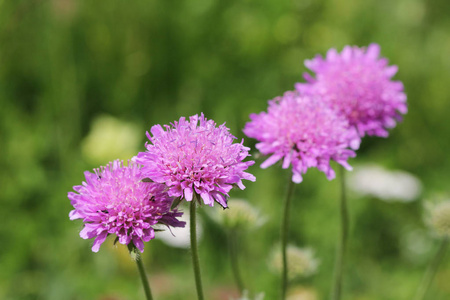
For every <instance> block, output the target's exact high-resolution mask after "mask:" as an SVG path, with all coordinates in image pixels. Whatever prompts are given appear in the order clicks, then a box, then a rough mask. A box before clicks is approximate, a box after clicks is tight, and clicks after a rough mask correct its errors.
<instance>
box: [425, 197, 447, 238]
mask: <svg viewBox="0 0 450 300" xmlns="http://www.w3.org/2000/svg"><path fill="white" fill-rule="evenodd" d="M426 209H427V212H428V217H427V220H426V221H427V223H428V225H429V227H430V228H431V229H432V230H433V231H434V233H435V234H436V235H437V236H439V237H444V238H450V200H444V201H440V202H438V203H433V204H431V203H427V205H426Z"/></svg>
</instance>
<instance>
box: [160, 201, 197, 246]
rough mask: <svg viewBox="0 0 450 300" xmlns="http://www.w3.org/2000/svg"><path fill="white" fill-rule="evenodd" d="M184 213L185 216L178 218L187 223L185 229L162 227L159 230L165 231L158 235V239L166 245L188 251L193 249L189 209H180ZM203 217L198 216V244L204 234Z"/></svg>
mask: <svg viewBox="0 0 450 300" xmlns="http://www.w3.org/2000/svg"><path fill="white" fill-rule="evenodd" d="M178 208H179V209H180V210H181V211H182V212H183V215H182V216H181V217H179V218H178V220H179V221H184V222H186V225H185V227H183V228H181V227H171V228H170V230H169V229H168V228H167V226H160V227H159V228H160V229H162V230H163V231H160V232H157V233H156V235H155V236H156V239H160V240H161V241H162V242H163V243H164V244H166V245H168V246H171V247H175V248H184V249H188V248H190V247H191V240H190V236H191V233H190V229H191V226H190V222H189V216H190V214H189V209H186V208H185V207H183V209H181V207H178ZM200 218H201V216H200V215H199V214H197V226H196V231H197V242H199V241H200V240H201V238H202V233H203V227H202V223H201V219H200Z"/></svg>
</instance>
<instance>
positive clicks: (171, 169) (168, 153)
mask: <svg viewBox="0 0 450 300" xmlns="http://www.w3.org/2000/svg"><path fill="white" fill-rule="evenodd" d="M150 131H151V134H150V133H149V132H147V137H148V139H149V140H150V142H149V143H146V145H145V146H146V148H147V151H146V152H140V153H139V154H138V155H137V156H136V157H135V158H134V160H135V161H136V162H137V163H140V164H142V165H144V167H143V172H144V175H145V176H146V177H148V178H150V179H151V180H153V181H154V182H158V183H164V184H166V185H167V186H168V187H169V189H168V193H169V195H170V196H174V197H180V199H182V198H184V199H186V200H187V201H192V199H193V195H194V193H196V194H197V195H200V196H201V198H202V199H203V202H204V203H205V204H207V205H209V206H213V205H214V201H217V202H218V203H219V204H220V205H222V206H223V207H227V198H228V197H229V195H228V192H229V191H230V190H231V189H232V187H233V185H234V184H235V185H237V186H238V187H239V188H240V189H244V188H245V186H244V185H243V184H242V179H246V180H251V181H255V177H254V176H253V175H252V174H249V173H246V172H245V170H246V169H247V168H248V167H249V166H251V165H253V164H254V163H255V162H254V161H247V162H243V160H244V159H245V158H246V157H247V156H249V153H248V151H249V150H250V149H249V148H247V147H245V146H244V145H243V141H241V143H233V141H234V140H235V139H236V138H235V137H234V136H233V135H231V134H230V132H229V129H228V128H227V127H226V126H225V124H222V125H220V126H219V127H216V123H215V122H214V121H213V120H207V119H206V118H205V117H204V115H203V113H202V114H201V115H200V117H199V116H198V115H195V116H191V117H189V120H186V119H185V118H184V117H181V118H180V120H179V121H178V122H177V121H175V122H173V123H172V124H171V125H170V126H169V125H164V128H163V127H162V126H161V125H155V126H153V127H152V128H151V130H150Z"/></svg>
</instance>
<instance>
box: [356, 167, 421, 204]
mask: <svg viewBox="0 0 450 300" xmlns="http://www.w3.org/2000/svg"><path fill="white" fill-rule="evenodd" d="M348 183H349V186H350V188H351V189H352V190H354V191H355V192H357V193H359V194H361V195H369V196H373V197H376V198H379V199H382V200H385V201H388V202H391V201H399V202H410V201H414V200H416V199H417V198H418V197H419V195H420V193H421V191H422V184H421V182H420V180H419V179H418V178H417V177H415V176H414V175H412V174H410V173H408V172H405V171H400V170H397V171H388V170H386V169H384V168H382V167H381V166H378V165H366V166H359V167H356V168H355V171H354V172H353V173H352V174H351V175H350V178H349V182H348Z"/></svg>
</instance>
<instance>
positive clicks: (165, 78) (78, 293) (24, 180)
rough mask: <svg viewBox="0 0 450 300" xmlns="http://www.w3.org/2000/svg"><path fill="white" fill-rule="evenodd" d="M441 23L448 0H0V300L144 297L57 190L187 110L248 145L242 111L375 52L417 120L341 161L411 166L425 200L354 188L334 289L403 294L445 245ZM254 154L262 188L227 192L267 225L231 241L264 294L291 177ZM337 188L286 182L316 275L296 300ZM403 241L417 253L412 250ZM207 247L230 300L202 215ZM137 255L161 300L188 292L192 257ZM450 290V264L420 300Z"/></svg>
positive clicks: (119, 254) (208, 281)
mask: <svg viewBox="0 0 450 300" xmlns="http://www.w3.org/2000/svg"><path fill="white" fill-rule="evenodd" d="M449 12H450V2H449V1H447V0H434V1H424V0H398V1H388V0H367V1H358V0H345V1H344V0H322V1H314V0H291V1H284V0H279V1H274V0H271V1H269V0H259V1H251V0H240V1H236V0H228V1H218V0H189V1H154V0H147V1H142V0H135V1H122V0H120V1H118V0H109V1H86V0H26V1H24V0H17V1H7V0H0V166H1V171H0V198H1V210H0V220H1V221H0V222H1V223H0V224H1V226H0V270H1V271H0V299H49V300H53V299H55V300H56V299H58V300H59V299H103V300H106V299H110V300H113V299H117V300H119V299H143V297H144V295H143V291H142V288H141V285H140V282H139V280H138V277H137V271H136V269H135V265H134V263H133V262H132V261H131V260H130V259H129V258H128V257H127V254H126V251H125V249H123V248H124V247H117V248H114V247H112V245H111V244H112V239H108V240H107V241H106V242H105V244H104V245H103V246H102V249H101V250H100V252H99V253H97V254H95V253H92V252H91V250H90V247H91V245H92V241H87V240H82V239H81V238H80V237H79V236H78V233H79V230H80V229H81V227H82V225H81V222H80V221H75V222H71V221H69V218H68V213H69V211H70V210H71V206H70V202H69V200H68V199H67V192H68V191H71V190H72V186H73V185H78V184H80V183H81V182H82V180H83V179H84V177H83V172H84V171H85V170H90V169H92V168H93V167H97V166H98V165H104V164H106V163H107V162H108V161H109V160H112V159H115V158H117V157H120V158H123V159H127V158H130V157H131V156H132V155H134V154H135V153H137V151H142V150H144V142H145V131H146V130H148V129H149V128H150V126H151V125H153V124H158V123H161V124H167V123H169V122H172V121H173V120H175V119H178V118H179V117H180V116H189V115H193V114H196V113H200V112H204V113H205V115H206V116H207V117H208V118H212V119H214V120H215V121H216V122H217V123H223V122H227V126H228V127H229V128H230V129H231V132H232V133H233V134H234V135H236V136H237V137H238V138H242V137H243V133H242V128H243V127H244V124H245V122H247V121H248V120H249V118H248V115H249V114H250V113H252V112H260V111H262V110H265V109H266V104H267V102H266V101H267V100H268V99H271V98H273V97H275V96H277V95H280V94H282V93H283V92H284V91H285V90H289V89H293V85H294V83H295V82H298V81H301V80H302V78H301V74H302V73H303V72H305V71H306V68H305V67H304V66H303V61H304V60H305V59H309V58H312V57H313V56H314V55H315V54H317V53H319V54H325V53H326V51H327V50H328V49H329V48H331V47H336V48H337V49H338V50H341V49H342V47H343V46H344V45H347V44H352V45H358V46H365V45H368V44H369V43H371V42H377V43H379V44H380V45H381V48H382V55H383V56H385V57H388V58H389V60H390V63H391V64H395V65H398V66H399V73H398V74H397V75H396V77H395V78H396V79H397V80H401V81H403V82H404V85H405V90H406V93H407V95H408V103H409V112H408V114H407V115H406V116H405V119H404V122H403V123H401V124H399V125H398V126H397V127H396V128H395V129H393V130H392V131H391V135H390V137H389V138H387V139H379V138H365V139H364V141H363V144H362V148H361V149H360V150H359V151H358V157H357V158H355V159H352V160H351V161H350V163H351V164H352V165H358V164H362V163H368V162H371V163H377V164H380V165H383V166H385V167H387V168H391V169H402V170H406V171H408V172H411V173H412V174H415V175H416V176H418V177H419V178H420V180H421V181H422V183H423V186H424V189H423V195H422V196H421V197H420V199H418V200H417V201H414V202H411V203H387V202H383V201H380V200H378V199H374V198H370V197H362V198H361V197H358V196H356V195H354V194H351V195H350V196H351V197H350V201H349V202H350V203H349V204H350V213H351V240H350V246H349V259H348V265H347V269H346V278H345V279H346V280H345V285H344V293H345V295H346V297H345V298H347V299H364V300H369V299H392V300H398V299H411V298H412V295H413V294H414V292H415V289H416V287H417V285H418V283H419V282H420V279H421V277H422V274H423V271H424V269H425V267H426V264H427V262H428V261H429V260H430V258H431V257H432V255H433V254H434V252H435V251H436V245H437V242H436V241H435V240H433V239H432V238H431V237H430V235H429V234H428V231H427V230H426V227H425V225H424V222H423V207H422V206H423V202H424V201H423V199H424V198H427V197H433V195H436V194H442V193H446V192H448V181H449V170H450V160H449V159H448V153H449V152H448V149H450V139H449V136H450V124H449V122H448V114H449V112H450V104H449V103H450V101H448V99H449V96H450V84H449V78H450V55H449V54H450V17H449ZM245 143H246V145H248V146H251V147H253V149H254V144H255V141H253V140H250V139H247V140H246V142H245ZM261 161H262V160H261V159H258V161H257V164H256V165H255V166H253V167H252V168H251V169H250V172H252V173H253V174H255V176H256V177H257V181H256V182H255V183H250V182H247V183H246V186H247V189H246V190H245V191H242V192H241V191H234V192H233V194H232V196H233V197H239V198H246V199H248V200H249V201H250V202H251V203H253V204H254V205H255V206H257V207H259V208H260V209H261V211H262V212H263V213H264V214H265V215H266V216H267V217H268V222H267V223H266V224H265V225H264V226H263V227H262V228H261V229H259V230H258V231H256V232H254V233H252V234H249V235H247V236H244V238H243V239H242V242H243V243H242V244H241V246H242V255H243V259H242V262H245V263H244V264H243V265H242V267H243V269H244V270H243V272H244V274H245V279H246V282H247V283H248V285H249V286H250V289H251V291H253V292H261V291H263V292H265V293H266V299H269V300H270V299H276V295H277V293H278V278H277V275H275V274H273V273H272V272H270V271H269V270H268V266H267V257H268V255H269V253H270V252H271V251H272V247H273V245H274V244H276V242H277V241H278V236H279V235H278V232H279V223H280V221H279V216H280V215H281V203H282V198H283V196H284V191H285V184H286V182H287V180H288V177H289V176H290V174H289V172H288V171H285V172H283V171H282V170H281V168H280V167H279V166H274V167H271V168H269V169H267V170H260V169H259V167H258V165H259V164H260V163H261ZM338 195H339V182H338V181H337V180H334V181H332V182H328V181H327V180H326V178H325V176H324V175H323V174H321V173H319V172H318V171H315V170H311V171H309V172H308V174H307V175H306V176H305V180H304V182H303V183H302V184H300V185H298V186H297V188H296V194H295V199H294V203H293V208H292V222H291V228H292V229H291V238H290V240H291V242H292V243H294V244H296V245H299V246H310V247H313V248H314V249H315V250H316V255H317V257H318V258H319V259H320V260H321V264H320V266H319V271H318V273H317V274H316V275H315V276H313V277H311V278H309V279H306V280H301V281H297V282H294V283H293V284H292V286H295V289H296V290H301V291H304V293H303V294H304V295H306V296H298V297H297V298H294V299H326V298H327V296H328V294H329V291H330V283H331V282H330V281H331V275H332V269H333V262H334V251H335V244H336V240H337V234H338V232H339V231H338V229H339V227H338V226H337V225H338V224H339V223H338V222H339V219H338V201H337V200H338V198H337V197H338ZM204 209H209V208H204ZM411 235H412V236H413V238H412V239H413V244H414V240H415V239H417V240H418V243H419V242H420V245H421V247H422V248H420V249H425V250H423V251H415V249H414V246H411V245H409V244H411V243H406V244H407V245H406V246H405V242H402V241H404V240H405V238H404V237H405V236H411ZM408 245H409V246H408ZM408 247H410V248H411V247H413V248H412V249H409V250H408ZM200 251H201V252H200V256H201V263H202V268H203V278H204V286H205V290H206V294H207V295H208V296H207V299H224V300H228V299H229V297H230V296H231V295H236V289H235V288H234V285H233V280H232V276H231V270H230V267H229V257H228V252H227V247H226V242H225V235H224V233H223V232H222V231H221V229H220V228H219V227H218V226H217V225H214V224H213V223H212V222H211V221H210V220H208V219H207V218H204V233H203V240H202V241H201V243H200ZM144 259H145V261H144V262H145V264H146V268H147V269H148V271H149V273H150V278H151V284H152V287H153V289H154V293H155V295H154V296H155V298H156V299H169V300H170V299H194V298H195V289H194V279H193V273H192V269H191V262H190V257H189V253H188V251H187V250H184V249H176V248H171V247H169V246H166V245H165V244H163V243H162V242H161V241H159V240H155V241H151V242H149V243H147V245H146V251H145V253H144ZM449 279H450V264H449V261H448V259H447V260H446V262H445V263H443V264H442V265H441V266H440V269H439V272H438V274H437V276H436V280H435V282H434V284H433V286H432V289H431V291H430V294H429V297H430V298H429V299H437V300H439V299H441V300H443V299H450V285H448V282H449ZM308 295H309V296H308ZM314 295H315V296H314ZM301 297H303V298H301ZM308 297H309V298H308Z"/></svg>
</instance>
